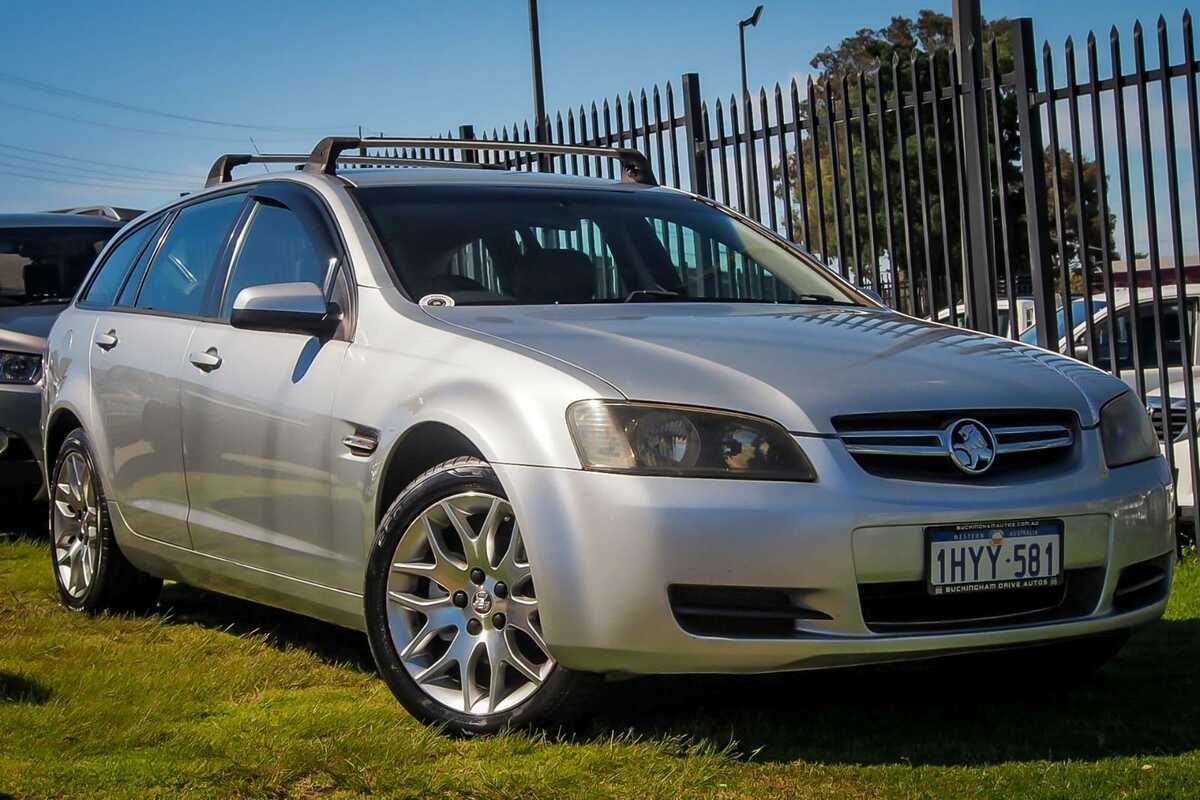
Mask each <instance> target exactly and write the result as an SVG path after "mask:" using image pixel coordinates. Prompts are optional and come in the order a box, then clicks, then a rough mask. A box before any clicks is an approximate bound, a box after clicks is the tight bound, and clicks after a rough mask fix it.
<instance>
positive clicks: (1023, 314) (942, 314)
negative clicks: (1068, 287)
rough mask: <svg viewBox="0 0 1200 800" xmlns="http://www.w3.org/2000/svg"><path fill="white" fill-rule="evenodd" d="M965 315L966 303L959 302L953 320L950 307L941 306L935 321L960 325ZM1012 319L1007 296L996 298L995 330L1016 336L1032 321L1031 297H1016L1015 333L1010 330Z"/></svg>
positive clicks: (1002, 333) (1031, 323) (1004, 334)
mask: <svg viewBox="0 0 1200 800" xmlns="http://www.w3.org/2000/svg"><path fill="white" fill-rule="evenodd" d="M966 315H967V306H966V303H959V304H958V305H957V306H955V307H954V320H951V319H950V309H949V308H943V309H941V310H939V311H938V313H937V320H936V321H937V322H940V323H942V324H943V325H948V324H951V323H952V322H957V323H958V324H960V325H961V324H962V321H963V319H964V318H965V317H966ZM1013 321H1014V318H1013V316H1012V315H1011V313H1010V312H1009V303H1008V298H1007V297H998V298H996V330H997V331H999V332H1000V335H1002V336H1008V337H1009V338H1012V337H1013V336H1018V335H1020V334H1022V333H1024V332H1025V330H1026V329H1028V328H1029V327H1031V326H1032V325H1033V323H1034V317H1033V298H1032V297H1018V298H1017V313H1016V317H1015V322H1016V325H1017V328H1016V332H1015V333H1014V332H1013V330H1012V322H1013Z"/></svg>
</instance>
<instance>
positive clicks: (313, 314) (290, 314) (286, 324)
mask: <svg viewBox="0 0 1200 800" xmlns="http://www.w3.org/2000/svg"><path fill="white" fill-rule="evenodd" d="M340 316H341V310H340V309H339V308H338V307H337V305H336V304H335V303H330V302H329V301H327V300H326V299H325V293H324V292H322V291H321V287H319V286H317V285H316V284H315V283H268V284H265V285H263V286H249V287H247V288H245V289H242V290H241V291H240V292H238V295H237V297H236V298H235V299H234V301H233V313H232V314H230V317H229V323H230V324H231V325H233V327H235V328H242V329H245V330H253V331H276V332H278V333H302V334H307V335H309V336H316V337H319V338H321V339H326V338H328V337H330V336H332V335H333V332H334V331H335V330H337V326H338V322H339V320H340Z"/></svg>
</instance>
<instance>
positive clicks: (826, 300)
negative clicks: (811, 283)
mask: <svg viewBox="0 0 1200 800" xmlns="http://www.w3.org/2000/svg"><path fill="white" fill-rule="evenodd" d="M792 302H795V303H808V304H812V305H821V306H856V305H858V303H854V302H851V301H850V300H835V299H834V298H833V297H832V296H831V295H827V294H798V295H796V299H795V300H794V301H792Z"/></svg>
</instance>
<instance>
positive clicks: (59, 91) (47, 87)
mask: <svg viewBox="0 0 1200 800" xmlns="http://www.w3.org/2000/svg"><path fill="white" fill-rule="evenodd" d="M0 81H3V82H5V83H10V84H14V85H16V86H22V87H24V88H26V89H33V90H35V91H39V92H44V93H46V94H51V95H55V96H58V97H67V98H71V99H73V100H81V101H83V102H85V103H94V104H96V105H99V106H106V107H108V108H115V109H120V110H121V111H132V112H134V113H136V114H147V115H149V116H153V117H161V118H163V119H174V120H179V121H181V122H193V123H196V124H199V125H213V126H216V127H220V128H240V129H243V130H259V131H278V132H296V133H313V132H314V131H321V130H325V129H323V128H290V127H284V126H279V125H251V124H247V123H242V122H225V121H223V120H216V119H206V118H204V117H193V116H191V115H189V114H175V113H172V112H170V111H162V110H160V109H157V108H148V107H146V106H138V105H134V104H132V103H126V102H124V101H121V100H113V99H110V98H107V97H97V96H96V95H92V94H86V93H84V92H80V91H76V90H75V89H68V88H65V87H63V86H55V85H54V84H51V83H43V82H42V81H35V80H31V79H29V78H22V77H21V76H19V75H11V74H9V73H6V72H0Z"/></svg>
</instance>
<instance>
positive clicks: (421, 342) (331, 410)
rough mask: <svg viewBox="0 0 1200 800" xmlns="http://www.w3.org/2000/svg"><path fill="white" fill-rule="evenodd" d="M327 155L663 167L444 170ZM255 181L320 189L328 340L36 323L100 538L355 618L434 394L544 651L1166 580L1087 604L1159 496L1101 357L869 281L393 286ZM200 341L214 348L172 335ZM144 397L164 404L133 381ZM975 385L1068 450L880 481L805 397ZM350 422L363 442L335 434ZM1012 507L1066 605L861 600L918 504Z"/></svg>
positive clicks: (943, 397)
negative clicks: (678, 613)
mask: <svg viewBox="0 0 1200 800" xmlns="http://www.w3.org/2000/svg"><path fill="white" fill-rule="evenodd" d="M351 179H352V180H353V181H355V182H397V183H403V182H410V183H421V182H437V183H442V182H447V181H461V182H464V183H470V182H476V181H484V180H486V181H501V182H503V181H510V182H513V183H515V184H522V185H528V184H529V183H530V182H533V183H538V184H540V185H564V186H571V185H581V184H582V185H587V186H589V187H592V188H595V187H609V188H612V190H613V191H671V190H666V189H644V188H636V189H631V188H629V187H627V186H621V185H617V184H611V183H608V182H602V181H587V182H584V181H581V180H575V179H570V178H563V177H562V176H531V175H520V176H514V175H509V174H507V173H500V174H491V173H486V174H482V175H480V174H478V173H477V172H475V171H473V172H472V173H471V174H469V175H464V172H463V171H454V170H445V171H443V170H395V171H392V172H391V174H389V175H385V176H382V177H378V176H377V177H369V176H366V175H363V176H358V175H352V176H351ZM259 180H263V178H262V177H258V178H254V179H249V180H248V181H245V183H254V182H257V181H259ZM267 180H287V181H293V182H296V183H300V184H302V185H305V186H308V187H310V188H311V189H312V190H313V191H315V192H316V193H317V194H318V195H319V196H320V197H321V198H322V200H323V202H324V203H325V205H326V206H327V207H328V210H329V213H330V216H331V218H332V220H333V221H334V222H335V223H336V225H337V227H338V229H339V232H340V235H341V237H342V245H343V247H344V250H345V252H346V254H347V257H348V260H349V266H351V267H352V270H353V275H354V279H355V283H356V298H355V309H356V310H355V314H356V321H355V324H356V328H355V332H354V336H353V339H352V341H348V342H343V341H339V340H330V341H326V342H324V343H317V342H316V340H314V339H311V338H310V337H305V336H300V335H293V334H282V333H279V334H277V333H262V332H249V331H238V330H234V329H233V328H231V327H229V326H227V325H224V324H222V323H216V322H205V321H195V320H193V321H188V320H180V319H171V318H166V317H159V316H154V315H149V314H139V313H135V312H121V311H111V312H107V311H106V312H93V311H88V310H86V309H82V308H79V307H73V308H71V309H69V310H68V311H67V312H66V313H64V314H63V316H62V317H61V318H60V320H59V322H58V323H57V324H56V326H55V328H54V331H53V332H52V334H51V337H50V358H49V362H48V371H47V372H48V376H47V380H46V395H45V408H44V412H43V426H44V427H45V426H50V425H53V424H54V421H55V419H56V418H57V415H58V414H60V413H65V412H69V413H71V414H73V415H74V416H75V417H76V418H78V420H79V421H80V422H81V423H82V425H83V427H84V428H85V429H87V431H88V432H89V434H90V435H91V437H92V441H93V443H94V445H95V447H96V448H97V449H98V451H99V452H98V453H97V460H98V465H99V472H100V476H101V479H102V480H103V482H104V485H105V488H106V490H107V494H108V500H109V505H110V509H111V510H112V512H113V513H112V518H113V521H114V526H115V530H116V535H117V538H118V541H119V542H120V544H121V546H122V548H123V549H124V550H125V552H126V553H127V555H128V557H129V558H130V559H131V560H132V561H133V562H134V563H135V564H137V565H139V566H141V567H142V568H143V569H146V570H149V571H151V572H154V573H156V574H160V575H163V576H165V577H169V578H175V579H178V580H182V581H185V582H188V583H191V584H195V585H199V586H203V587H208V588H212V589H214V590H217V591H222V592H228V593H231V594H235V595H240V596H244V597H248V598H251V599H254V600H258V601H261V602H266V603H270V604H273V605H277V606H280V607H284V608H289V609H292V610H296V611H299V612H301V613H306V614H311V615H313V616H316V617H319V618H322V619H326V620H329V621H332V622H335V623H337V624H341V625H347V626H350V627H356V628H362V627H363V624H364V623H363V619H362V613H363V611H362V598H361V594H362V576H363V574H364V568H365V559H366V555H367V553H368V550H369V547H370V544H371V542H372V540H373V537H374V535H375V527H376V524H377V523H378V520H379V518H380V515H381V513H382V511H383V510H384V508H383V505H384V501H385V500H386V498H382V497H381V496H380V492H381V488H382V484H383V481H384V479H385V476H386V474H387V471H388V469H389V467H391V466H392V457H393V455H394V453H395V452H396V449H397V447H398V446H400V445H401V443H402V442H403V441H404V438H405V436H406V435H407V434H409V433H410V432H412V431H413V430H414V429H416V427H417V426H420V425H422V424H426V423H437V424H440V425H445V426H449V427H451V428H453V429H455V430H456V431H458V432H459V433H460V434H462V435H463V436H465V437H466V438H467V439H468V440H470V442H472V443H473V445H474V446H475V447H476V448H477V449H478V450H479V452H480V453H481V454H482V455H483V456H484V458H485V459H486V460H488V461H489V462H491V463H492V464H493V465H494V467H495V469H496V472H497V475H498V477H499V479H500V481H501V483H502V484H503V485H504V487H505V489H506V491H507V493H508V495H509V497H510V499H511V501H512V504H513V507H514V509H515V511H516V513H517V515H518V518H519V519H521V521H522V531H523V535H524V537H525V543H526V547H527V548H528V551H529V555H530V560H531V563H532V564H533V570H534V579H535V583H536V585H537V587H538V599H539V604H540V608H541V615H542V621H543V626H544V629H545V634H546V639H547V641H548V642H549V644H550V646H551V648H552V650H553V654H554V656H555V658H557V659H558V660H559V661H560V662H561V663H563V664H565V665H567V666H570V667H575V668H578V669H584V670H596V671H603V672H629V673H643V672H705V671H732V672H753V671H766V670H779V669H803V668H809V667H820V666H836V665H843V664H852V663H864V662H871V661H887V660H896V659H905V658H922V657H928V656H931V655H937V654H944V653H955V652H960V651H963V650H966V649H970V648H976V647H988V646H1011V645H1015V644H1020V643H1026V642H1036V641H1044V640H1047V639H1051V638H1062V637H1068V636H1077V635H1085V634H1090V633H1098V632H1102V631H1106V630H1114V629H1120V628H1126V627H1130V626H1134V625H1137V624H1141V623H1144V622H1146V621H1148V620H1150V619H1153V618H1155V617H1157V616H1159V615H1160V614H1161V613H1162V611H1163V608H1164V606H1165V600H1164V601H1162V602H1156V603H1154V604H1152V605H1149V606H1146V607H1143V608H1139V609H1137V610H1136V611H1133V612H1130V613H1116V612H1114V610H1113V606H1112V594H1113V589H1114V587H1115V584H1116V581H1117V577H1118V575H1119V574H1120V571H1121V569H1122V568H1123V567H1124V566H1126V565H1129V564H1133V563H1137V562H1140V561H1145V560H1147V559H1151V558H1156V557H1160V556H1163V555H1164V554H1168V553H1170V552H1171V551H1172V547H1173V535H1174V534H1173V514H1174V502H1173V498H1172V497H1171V481H1170V476H1169V475H1168V474H1167V469H1166V466H1165V462H1164V461H1163V460H1161V459H1155V460H1150V461H1146V462H1141V463H1138V464H1134V465H1130V466H1127V467H1122V468H1119V469H1112V470H1110V469H1108V468H1107V467H1106V466H1105V464H1104V458H1103V453H1102V452H1101V446H1100V438H1099V432H1098V430H1097V429H1096V427H1095V426H1096V423H1097V421H1098V414H1099V409H1100V408H1101V406H1102V405H1103V404H1104V403H1105V402H1107V401H1108V400H1110V399H1112V398H1113V397H1115V396H1117V395H1118V394H1119V393H1120V392H1121V391H1123V390H1124V389H1125V387H1124V384H1123V383H1121V382H1120V381H1118V380H1116V379H1115V378H1112V377H1111V376H1108V375H1106V374H1104V373H1102V372H1100V371H1098V370H1095V369H1092V368H1091V367H1088V366H1086V365H1083V364H1081V363H1080V362H1077V361H1074V360H1072V359H1068V358H1065V357H1063V356H1059V355H1057V354H1052V353H1048V352H1046V351H1042V350H1039V349H1037V348H1032V347H1028V346H1024V345H1020V344H1014V343H1012V342H1008V341H1006V340H1003V339H998V338H995V337H987V336H981V335H977V334H973V333H969V332H964V331H961V330H958V329H955V328H950V327H947V326H943V325H938V324H936V323H930V322H925V321H919V320H914V319H912V318H909V317H905V316H902V315H900V314H897V313H895V312H891V311H887V310H883V309H874V308H862V309H846V308H836V309H831V308H822V307H806V308H799V309H786V310H782V311H781V309H780V308H779V307H777V306H769V305H744V306H729V305H724V304H702V305H701V304H686V305H685V304H678V305H676V304H646V305H636V306H596V307H591V306H559V307H553V306H539V307H519V306H503V307H491V308H484V307H455V308H439V309H429V308H422V307H420V306H418V305H417V304H416V303H414V302H412V301H411V300H409V299H407V298H406V297H404V295H403V294H402V292H401V291H400V290H399V289H398V288H397V287H396V285H395V283H394V281H393V279H392V278H391V276H390V274H389V272H388V267H387V266H386V261H385V259H384V258H383V256H382V254H381V253H380V252H379V250H378V249H377V246H376V244H375V241H374V239H373V237H372V235H371V233H370V231H369V230H368V229H367V227H366V225H365V223H364V221H363V219H362V216H361V213H360V212H359V211H358V209H357V206H356V205H355V203H354V201H353V199H352V198H351V197H350V196H349V195H348V193H347V191H346V187H345V184H344V183H343V180H342V179H341V178H332V177H328V176H313V175H308V174H305V173H288V174H287V175H282V176H278V177H271V178H267ZM222 188H225V187H222ZM203 194H204V193H198V194H197V195H196V196H193V197H189V198H187V199H186V200H185V201H181V202H190V201H192V200H194V199H196V197H202V196H203ZM110 328H111V329H114V330H116V331H117V335H118V336H119V338H120V345H118V347H116V348H113V350H112V351H110V352H109V353H102V352H101V351H100V350H98V349H97V347H96V346H95V345H94V344H93V340H94V336H95V334H96V333H97V332H106V331H107V330H108V329H110ZM168 331H169V332H168ZM209 348H215V349H216V350H217V352H219V354H220V358H221V360H222V366H221V368H220V369H218V370H215V371H211V372H206V371H204V370H201V369H198V368H197V367H195V366H193V365H192V364H191V363H190V362H189V354H190V353H194V352H200V351H207V350H208V349H209ZM117 352H120V353H121V359H122V361H121V364H119V365H118V364H115V363H112V362H113V357H112V354H113V353H117ZM119 371H123V372H119ZM118 377H120V378H121V380H118ZM589 398H601V399H617V400H620V399H637V400H644V401H660V402H674V403H687V404H692V405H706V406H712V407H717V408H725V409H732V410H736V411H741V412H748V413H753V414H758V415H761V416H767V417H770V418H772V419H775V420H777V421H778V422H780V423H781V424H783V425H784V426H785V427H786V428H788V429H789V430H790V431H792V432H793V433H794V434H795V435H796V436H797V441H798V442H799V443H800V444H801V447H802V448H803V450H804V452H805V454H806V455H807V456H808V458H809V459H810V461H811V462H812V464H813V466H814V467H815V470H816V473H817V475H818V480H817V481H816V482H814V483H790V482H775V481H748V480H714V479H696V478H666V477H637V476H630V475H611V474H601V473H595V472H588V471H585V470H583V469H581V467H580V461H579V457H578V455H577V452H576V450H575V446H574V443H573V442H572V439H571V437H570V434H569V432H568V429H567V426H566V422H565V410H566V408H567V406H569V405H570V404H571V403H573V402H575V401H577V400H583V399H589ZM171 402H174V403H175V411H174V412H172V411H170V410H169V409H166V408H163V409H157V410H154V409H155V407H156V406H157V405H158V404H162V405H164V406H166V405H170V403H171ZM989 408H1004V409H1021V408H1037V409H1058V410H1066V411H1071V412H1074V413H1075V414H1076V415H1077V416H1078V419H1079V422H1080V428H1079V430H1078V437H1079V438H1078V444H1077V445H1076V447H1075V450H1074V455H1073V456H1072V458H1071V459H1070V460H1069V462H1068V463H1066V464H1065V465H1064V466H1063V469H1062V470H1061V472H1060V473H1059V474H1057V475H1055V476H1053V477H1051V478H1049V479H1044V480H1039V481H1036V482H1034V481H1028V480H1024V481H1023V480H1021V478H1020V476H1019V474H1018V475H1015V476H1012V477H1009V478H1007V479H1004V480H992V481H989V482H987V483H986V484H982V483H981V484H978V485H972V484H971V483H969V482H966V483H962V482H960V483H955V484H953V485H946V484H941V483H937V482H929V481H925V482H922V481H908V480H896V479H890V478H882V477H879V476H876V475H872V474H869V473H868V472H866V471H865V470H864V469H863V468H862V467H861V466H859V464H857V463H856V462H855V461H854V459H853V457H852V456H851V455H850V453H849V452H848V451H847V449H846V447H845V445H844V444H843V442H842V441H841V440H840V439H838V438H837V436H836V431H835V429H834V427H833V424H832V422H831V420H832V418H833V417H835V416H838V415H841V414H853V413H866V412H878V411H893V412H894V411H909V410H914V411H915V410H925V411H928V410H937V409H964V410H966V409H989ZM152 410H153V411H154V413H151V411H152ZM364 431H365V432H369V433H370V437H371V438H374V439H375V440H377V443H378V444H377V447H376V448H375V449H374V450H373V451H371V452H365V451H364V450H361V449H359V450H356V449H351V448H349V447H347V445H346V444H344V443H343V440H345V439H346V438H347V437H355V436H360V435H362V434H363V432H364ZM172 437H173V438H172ZM352 441H353V440H352ZM139 459H140V460H139ZM147 487H153V488H154V491H153V492H151V491H150V490H149V489H148V488H147ZM1030 516H1045V517H1054V518H1060V519H1062V520H1063V521H1064V526H1065V536H1066V537H1067V539H1066V541H1067V542H1069V545H1068V548H1067V551H1066V558H1067V562H1066V566H1067V567H1068V568H1073V567H1098V568H1102V570H1103V574H1104V588H1103V591H1102V592H1101V593H1100V595H1099V598H1100V599H1099V601H1098V602H1097V603H1096V605H1095V607H1094V608H1092V609H1091V610H1090V611H1089V612H1087V613H1082V614H1081V615H1079V616H1078V617H1075V618H1072V619H1069V620H1064V621H1057V622H1052V623H1044V624H1036V625H1024V626H1013V627H996V628H992V629H988V630H968V631H954V632H940V633H922V634H919V635H895V634H879V633H875V632H872V631H871V630H869V628H868V627H867V626H866V625H865V623H864V621H863V615H862V612H861V609H860V606H859V595H858V586H859V584H871V583H882V582H887V581H896V580H920V579H921V575H922V569H923V560H922V559H923V558H924V553H923V547H924V544H923V542H924V540H923V533H922V532H923V530H924V527H925V526H928V525H935V524H942V523H958V522H969V521H979V520H996V519H1014V518H1027V517H1030ZM674 583H694V584H711V585H716V586H722V585H737V586H772V587H779V586H782V587H797V588H801V589H804V590H805V591H806V592H807V593H808V594H807V595H806V596H807V597H808V598H809V599H810V600H811V602H813V603H815V604H818V605H819V607H820V608H821V610H823V611H825V612H826V613H827V614H828V616H829V617H831V619H829V620H816V621H812V622H811V624H806V625H805V627H804V629H803V630H798V631H797V632H796V635H793V636H789V637H783V638H769V637H767V638H761V637H760V638H753V639H747V638H734V637H719V636H698V635H693V634H690V633H687V632H685V631H684V630H683V628H681V627H680V625H679V623H678V622H677V621H676V620H675V618H674V617H673V616H672V612H671V609H670V608H669V606H668V599H667V587H668V586H669V585H671V584H674Z"/></svg>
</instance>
